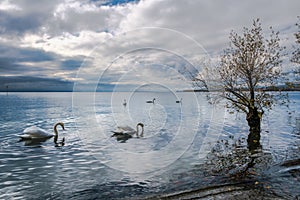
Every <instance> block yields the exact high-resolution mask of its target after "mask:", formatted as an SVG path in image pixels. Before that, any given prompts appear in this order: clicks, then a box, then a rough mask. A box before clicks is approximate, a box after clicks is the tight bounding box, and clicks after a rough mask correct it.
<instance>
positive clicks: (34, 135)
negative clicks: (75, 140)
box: [20, 122, 65, 140]
mask: <svg viewBox="0 0 300 200" xmlns="http://www.w3.org/2000/svg"><path fill="white" fill-rule="evenodd" d="M58 125H60V126H61V127H62V129H63V130H65V125H64V123H62V122H58V123H56V124H55V125H54V133H49V132H48V131H46V130H44V129H41V128H39V127H36V126H31V127H28V128H26V129H25V130H24V131H23V135H20V138H21V139H22V140H34V139H47V138H51V137H53V136H56V137H57V136H58V131H57V126H58Z"/></svg>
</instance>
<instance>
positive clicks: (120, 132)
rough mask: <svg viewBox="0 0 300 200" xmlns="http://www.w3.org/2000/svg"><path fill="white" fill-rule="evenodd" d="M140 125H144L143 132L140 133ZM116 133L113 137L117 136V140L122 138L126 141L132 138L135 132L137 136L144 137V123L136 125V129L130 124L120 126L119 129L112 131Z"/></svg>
mask: <svg viewBox="0 0 300 200" xmlns="http://www.w3.org/2000/svg"><path fill="white" fill-rule="evenodd" d="M139 126H140V127H142V132H141V134H140V135H139ZM112 132H113V133H114V134H113V135H112V136H111V137H116V138H117V140H121V141H123V142H125V141H126V140H128V139H129V138H132V137H133V136H134V135H135V134H136V137H137V138H138V137H143V136H144V124H143V123H138V124H137V125H136V130H134V129H133V128H131V127H130V126H118V129H117V130H115V131H112Z"/></svg>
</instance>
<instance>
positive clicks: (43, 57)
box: [0, 45, 56, 75]
mask: <svg viewBox="0 0 300 200" xmlns="http://www.w3.org/2000/svg"><path fill="white" fill-rule="evenodd" d="M55 59H56V58H55V55H54V54H53V53H48V52H45V51H43V50H39V49H31V48H16V47H10V46H7V45H2V46H0V72H1V74H2V75H5V74H15V75H16V74H22V73H24V72H26V71H28V68H27V67H26V66H24V65H22V63H23V62H30V63H35V64H36V63H39V62H45V61H55ZM42 67H44V66H41V68H38V67H35V68H34V70H37V71H39V70H41V71H42V70H43V68H42Z"/></svg>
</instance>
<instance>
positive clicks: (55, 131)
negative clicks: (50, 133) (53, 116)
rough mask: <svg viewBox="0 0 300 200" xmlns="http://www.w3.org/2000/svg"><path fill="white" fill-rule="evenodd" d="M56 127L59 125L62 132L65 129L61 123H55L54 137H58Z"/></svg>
mask: <svg viewBox="0 0 300 200" xmlns="http://www.w3.org/2000/svg"><path fill="white" fill-rule="evenodd" d="M58 125H60V126H61V127H62V129H63V130H64V129H65V128H64V125H63V124H62V123H57V124H55V126H54V134H55V135H58V131H57V126H58Z"/></svg>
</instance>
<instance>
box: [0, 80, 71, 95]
mask: <svg viewBox="0 0 300 200" xmlns="http://www.w3.org/2000/svg"><path fill="white" fill-rule="evenodd" d="M7 89H8V91H15V92H19V91H24V92H25V91H39V92H48V91H72V90H73V82H70V81H65V80H60V79H51V78H40V77H31V76H0V91H1V92H4V91H6V90H7Z"/></svg>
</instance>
